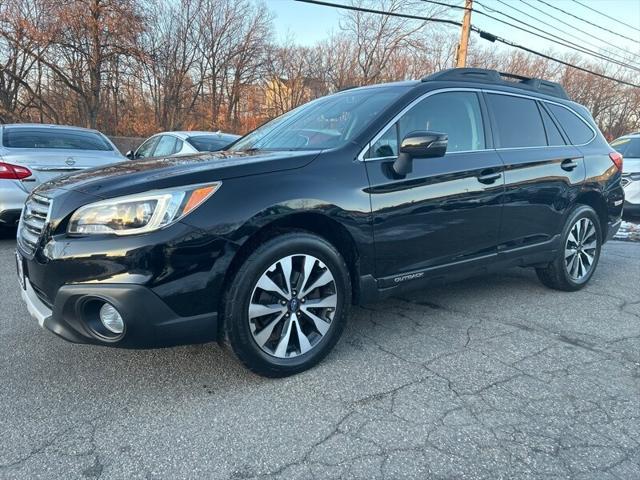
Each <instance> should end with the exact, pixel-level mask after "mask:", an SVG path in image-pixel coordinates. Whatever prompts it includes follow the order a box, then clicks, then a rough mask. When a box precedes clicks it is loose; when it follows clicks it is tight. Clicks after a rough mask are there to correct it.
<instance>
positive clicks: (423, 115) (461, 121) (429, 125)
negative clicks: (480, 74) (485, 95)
mask: <svg viewBox="0 0 640 480" xmlns="http://www.w3.org/2000/svg"><path fill="white" fill-rule="evenodd" d="M415 131H431V132H439V133H446V134H447V135H448V136H449V143H448V146H447V152H451V153H453V152H468V151H474V150H483V149H484V148H485V140H484V127H483V125H482V113H481V110H480V102H479V100H478V96H477V94H476V93H475V92H445V93H438V94H435V95H430V96H428V97H427V98H425V99H424V100H422V101H420V102H419V103H418V104H416V105H415V106H414V107H413V108H411V110H409V111H408V112H407V113H405V114H404V115H403V116H402V117H401V118H400V120H398V122H397V123H396V124H395V125H393V126H391V127H390V128H389V129H388V130H387V131H386V132H385V133H384V134H383V135H382V137H380V138H379V139H378V140H377V141H376V142H375V143H374V144H373V145H372V146H371V148H370V149H369V152H368V154H367V158H380V157H392V156H397V155H398V146H399V144H400V141H401V140H402V139H403V138H404V137H405V136H406V135H407V134H409V133H411V132H415Z"/></svg>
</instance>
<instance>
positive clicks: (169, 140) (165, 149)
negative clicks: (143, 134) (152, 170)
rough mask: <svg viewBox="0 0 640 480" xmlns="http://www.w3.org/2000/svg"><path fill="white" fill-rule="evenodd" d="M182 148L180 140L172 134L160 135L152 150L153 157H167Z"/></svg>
mask: <svg viewBox="0 0 640 480" xmlns="http://www.w3.org/2000/svg"><path fill="white" fill-rule="evenodd" d="M181 149H182V140H180V139H179V138H177V137H175V136H173V135H160V140H158V144H157V145H156V148H155V150H154V151H153V156H154V157H169V156H171V155H174V154H176V153H177V152H179V151H180V150H181Z"/></svg>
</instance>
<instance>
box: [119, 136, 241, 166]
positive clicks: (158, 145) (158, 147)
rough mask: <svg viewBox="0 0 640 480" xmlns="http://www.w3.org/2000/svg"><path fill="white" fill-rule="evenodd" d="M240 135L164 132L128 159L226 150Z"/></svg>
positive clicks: (144, 144) (132, 153) (149, 140)
mask: <svg viewBox="0 0 640 480" xmlns="http://www.w3.org/2000/svg"><path fill="white" fill-rule="evenodd" d="M238 138H240V136H239V135H232V134H230V133H221V132H162V133H157V134H155V135H153V136H152V137H149V138H148V139H147V140H145V141H144V142H143V143H142V145H140V146H139V147H138V148H137V149H136V150H135V151H132V150H129V151H128V152H127V158H130V159H132V160H133V159H135V158H149V157H170V156H173V155H180V154H184V153H197V152H215V151H218V150H224V149H225V148H226V147H227V146H229V145H231V144H232V143H233V142H235V141H236V140H237V139H238Z"/></svg>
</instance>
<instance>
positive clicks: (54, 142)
mask: <svg viewBox="0 0 640 480" xmlns="http://www.w3.org/2000/svg"><path fill="white" fill-rule="evenodd" d="M2 145H4V146H5V147H8V148H43V149H44V148H46V149H64V150H98V151H111V150H113V148H112V147H111V145H110V144H109V142H107V140H105V138H104V137H103V136H102V135H100V134H99V133H97V132H91V131H82V130H72V129H68V130H66V129H64V128H38V127H33V128H32V127H5V128H4V130H3V133H2Z"/></svg>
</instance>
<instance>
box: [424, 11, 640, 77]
mask: <svg viewBox="0 0 640 480" xmlns="http://www.w3.org/2000/svg"><path fill="white" fill-rule="evenodd" d="M422 1H423V2H426V3H433V4H435V5H442V6H446V7H451V8H456V9H458V10H467V8H466V7H457V6H455V5H451V4H449V3H445V2H440V1H438V0H422ZM498 1H500V0H498ZM476 3H477V4H478V5H480V6H482V7H483V8H486V9H489V10H491V11H492V12H496V13H498V14H500V15H503V16H505V17H507V18H510V19H512V20H514V21H516V22H518V23H521V24H522V25H525V26H527V27H530V28H533V29H534V30H537V31H539V32H542V34H540V33H536V32H533V31H531V30H529V29H528V28H524V27H522V26H520V25H516V24H514V23H511V22H508V21H506V20H503V19H501V18H498V17H496V16H494V15H491V14H489V13H487V12H484V11H482V10H477V9H472V11H474V12H476V13H478V14H479V15H483V16H485V17H487V18H490V19H492V20H495V21H497V22H500V23H502V24H504V25H508V26H510V27H512V28H515V29H517V30H520V31H523V32H526V33H528V34H530V35H534V36H536V37H538V38H542V39H544V40H547V41H549V42H553V43H556V44H558V45H562V46H564V47H567V48H570V49H572V50H576V51H578V52H580V53H584V54H587V55H590V56H592V57H595V58H597V59H599V60H604V61H606V62H611V63H615V64H617V65H619V66H621V67H625V68H628V69H630V70H635V71H638V72H640V68H639V67H636V66H633V65H630V64H628V63H623V62H621V61H619V60H616V59H613V58H611V57H607V56H605V55H603V54H601V53H599V52H596V51H594V50H591V49H588V48H585V47H582V46H580V45H577V44H575V43H573V42H568V41H567V40H565V39H563V38H562V37H560V36H558V35H555V34H554V33H551V32H548V31H546V30H543V29H541V28H538V27H536V26H535V25H531V24H530V23H527V22H524V21H522V20H519V19H518V18H516V17H513V16H512V15H509V14H506V13H502V12H497V11H496V10H494V9H492V8H490V7H487V6H486V5H484V4H483V3H481V2H479V1H478V0H476Z"/></svg>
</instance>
